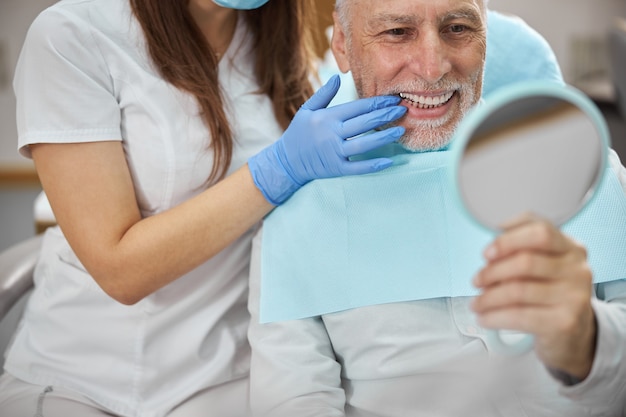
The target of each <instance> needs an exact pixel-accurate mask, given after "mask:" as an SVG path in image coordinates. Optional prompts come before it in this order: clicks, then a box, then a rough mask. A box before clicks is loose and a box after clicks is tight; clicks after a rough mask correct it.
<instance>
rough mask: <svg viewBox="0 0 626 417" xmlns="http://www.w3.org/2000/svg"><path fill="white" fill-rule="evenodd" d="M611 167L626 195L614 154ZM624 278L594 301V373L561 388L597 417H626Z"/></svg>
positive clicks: (601, 289) (625, 172)
mask: <svg viewBox="0 0 626 417" xmlns="http://www.w3.org/2000/svg"><path fill="white" fill-rule="evenodd" d="M609 164H610V166H611V168H612V169H613V170H615V172H616V174H617V177H618V178H619V180H620V183H621V184H622V188H623V189H624V194H626V168H624V166H623V165H621V163H620V160H619V157H618V155H617V153H615V151H613V150H611V151H610V153H609ZM624 251H625V253H624V256H626V248H625V249H624ZM621 278H622V279H618V280H615V281H610V282H606V283H602V284H597V285H596V294H597V297H598V299H597V300H593V308H594V311H595V314H596V321H597V323H598V329H597V345H596V354H595V358H594V363H593V367H592V369H591V373H590V374H589V376H588V377H587V378H586V379H585V380H584V381H583V382H581V383H580V384H577V385H574V386H571V387H562V388H561V394H562V395H564V396H566V397H568V398H570V399H572V400H573V401H575V402H577V403H579V404H580V405H581V406H583V407H584V408H586V409H587V410H588V411H589V413H590V414H589V415H590V416H594V417H595V416H597V417H600V416H618V415H619V416H623V415H626V414H624V413H625V412H626V326H625V325H624V323H626V277H621Z"/></svg>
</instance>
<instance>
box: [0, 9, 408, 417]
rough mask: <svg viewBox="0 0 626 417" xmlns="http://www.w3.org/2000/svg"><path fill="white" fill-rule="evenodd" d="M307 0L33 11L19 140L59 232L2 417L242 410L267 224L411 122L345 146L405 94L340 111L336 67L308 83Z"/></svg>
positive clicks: (371, 163)
mask: <svg viewBox="0 0 626 417" xmlns="http://www.w3.org/2000/svg"><path fill="white" fill-rule="evenodd" d="M312 7H313V1H312V0H309V1H297V2H296V1H292V0H273V1H271V2H268V1H267V0H261V1H225V0H213V1H212V0H170V1H152V0H61V1H59V2H58V3H56V4H55V5H53V6H52V7H50V8H49V9H47V10H45V11H44V12H43V13H41V14H40V15H39V16H38V18H37V19H36V20H35V21H34V23H33V24H32V26H31V28H30V30H29V32H28V35H27V38H26V41H25V44H24V47H23V50H22V53H21V56H20V59H19V62H18V66H17V69H16V76H15V81H14V89H15V93H16V96H17V119H18V129H19V144H18V146H19V150H20V152H21V153H22V154H23V155H24V156H25V157H29V158H32V159H33V160H34V162H35V166H36V169H37V172H38V174H39V177H40V179H41V183H42V185H43V188H44V190H45V192H46V194H47V196H48V199H49V201H50V204H51V207H52V210H53V212H54V215H55V217H56V219H57V221H58V226H57V227H54V228H51V229H49V230H48V231H47V232H46V235H45V237H44V241H43V247H42V252H41V256H40V260H39V263H38V265H37V268H36V271H35V289H34V292H33V294H32V296H31V297H30V299H29V303H28V305H27V307H26V311H25V315H24V319H23V322H22V324H21V326H20V328H19V330H18V332H17V334H16V336H15V340H14V342H13V344H12V347H11V348H10V350H9V352H8V357H7V360H6V364H5V372H4V374H3V375H2V376H1V377H0V415H3V416H34V415H36V416H45V417H67V416H81V417H89V416H112V415H113V416H123V417H165V416H168V417H176V416H185V417H193V416H200V415H202V416H219V417H229V416H233V417H235V416H236V417H239V416H243V415H245V414H246V412H247V395H248V394H247V392H248V389H247V386H248V373H249V355H250V349H249V346H248V342H247V338H246V331H247V327H248V322H249V315H248V312H247V308H246V303H247V296H248V268H249V262H250V261H249V259H250V250H251V239H252V235H253V233H254V231H255V229H256V227H257V224H258V223H259V221H260V220H261V219H262V218H263V217H264V216H265V215H266V214H267V213H269V212H270V211H271V210H272V209H273V208H274V207H275V206H276V205H279V204H281V203H282V202H284V201H285V200H287V199H288V198H289V197H290V196H291V195H292V194H293V193H294V192H296V191H297V190H298V189H299V188H300V187H301V186H302V185H304V184H306V183H307V182H309V181H311V180H313V179H317V178H326V177H335V176H341V175H347V174H364V173H370V172H375V171H379V170H381V169H384V168H385V167H387V166H389V164H390V163H391V161H390V160H387V159H384V158H382V159H374V160H366V161H361V162H350V161H349V160H348V157H350V156H352V155H355V154H360V153H363V152H366V151H369V150H372V149H374V148H377V147H379V146H381V145H384V144H387V143H390V142H393V141H395V140H396V139H397V138H399V137H400V136H402V134H403V132H404V129H403V128H401V127H394V128H389V129H386V130H379V131H377V132H376V133H374V134H368V135H365V136H360V137H359V138H357V139H354V140H350V141H346V140H345V139H348V138H352V137H354V136H358V135H360V134H362V133H364V132H368V131H370V130H372V129H375V128H377V127H380V126H383V125H385V124H387V123H389V122H391V121H393V120H395V119H397V118H399V117H401V116H402V115H403V114H404V113H405V111H406V108H404V107H402V106H398V102H399V100H400V99H399V98H398V97H384V96H381V97H373V98H368V99H363V100H358V101H355V102H351V103H347V104H344V105H340V106H335V107H332V108H327V105H328V103H329V102H330V101H331V100H332V98H333V97H334V95H335V93H336V92H337V90H338V88H339V81H338V78H336V77H334V78H332V79H331V80H330V81H329V82H328V83H327V84H326V85H324V86H322V87H321V88H320V89H319V91H318V92H317V93H316V94H314V95H313V88H312V86H311V84H310V79H311V62H312V54H311V50H312V48H311V34H310V29H311V23H310V22H309V21H308V19H310V18H311V17H312V16H314V13H312V12H313V11H312V10H310V8H312ZM309 97H310V99H308V100H307V98H309ZM303 103H304V104H303ZM292 120H293V121H292Z"/></svg>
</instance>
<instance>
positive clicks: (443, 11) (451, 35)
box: [331, 0, 486, 151]
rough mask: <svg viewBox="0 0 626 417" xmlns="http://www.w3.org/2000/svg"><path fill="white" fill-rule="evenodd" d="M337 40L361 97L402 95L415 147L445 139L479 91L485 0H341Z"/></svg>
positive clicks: (435, 145)
mask: <svg viewBox="0 0 626 417" xmlns="http://www.w3.org/2000/svg"><path fill="white" fill-rule="evenodd" d="M338 4H340V6H339V14H337V13H336V14H335V27H334V32H333V39H332V43H331V47H332V49H333V52H334V54H335V57H336V59H337V63H338V64H339V68H340V69H341V70H342V71H344V72H345V71H352V76H353V78H354V82H355V86H356V88H357V91H358V93H359V96H360V97H370V96H374V95H387V94H391V95H400V96H401V97H402V98H403V101H402V103H403V105H404V106H406V107H407V108H408V112H407V114H406V116H404V117H403V118H402V119H400V121H399V122H398V123H397V124H400V125H401V126H403V127H405V128H406V134H405V136H404V137H403V138H402V139H401V140H400V142H401V143H402V144H403V145H404V146H405V147H406V148H408V149H410V150H420V151H424V150H436V149H441V148H443V147H445V146H446V145H447V144H448V143H449V141H450V139H451V137H452V134H453V133H454V130H455V128H456V126H457V125H458V123H459V122H460V121H461V119H462V117H463V116H464V115H465V113H466V112H467V111H468V110H469V108H470V107H471V106H472V105H474V104H475V103H476V102H477V101H478V100H479V99H480V92H481V88H482V73H483V66H484V60H485V50H486V17H485V8H484V4H483V0H343V1H342V0H339V1H338Z"/></svg>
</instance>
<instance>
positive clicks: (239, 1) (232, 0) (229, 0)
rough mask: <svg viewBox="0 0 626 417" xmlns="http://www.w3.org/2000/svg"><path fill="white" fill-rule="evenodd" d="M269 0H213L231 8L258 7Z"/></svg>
mask: <svg viewBox="0 0 626 417" xmlns="http://www.w3.org/2000/svg"><path fill="white" fill-rule="evenodd" d="M268 1H269V0H213V3H215V4H217V5H219V6H222V7H228V8H229V9H238V10H252V9H258V8H259V7H261V6H263V5H264V4H265V3H267V2H268Z"/></svg>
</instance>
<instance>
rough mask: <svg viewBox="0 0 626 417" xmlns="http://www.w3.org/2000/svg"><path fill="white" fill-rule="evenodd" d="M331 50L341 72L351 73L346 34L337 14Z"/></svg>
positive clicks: (334, 15)
mask: <svg viewBox="0 0 626 417" xmlns="http://www.w3.org/2000/svg"><path fill="white" fill-rule="evenodd" d="M330 49H331V50H332V51H333V55H334V56H335V61H336V62H337V66H338V67H339V70H340V71H341V72H343V73H346V72H348V71H350V61H349V60H348V55H347V53H346V34H345V33H343V29H342V27H341V25H340V24H339V19H338V18H337V12H333V36H332V38H331V40H330Z"/></svg>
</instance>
